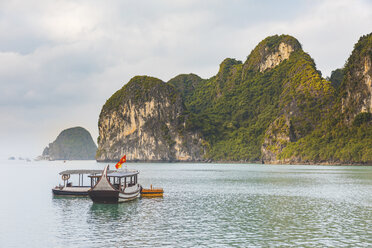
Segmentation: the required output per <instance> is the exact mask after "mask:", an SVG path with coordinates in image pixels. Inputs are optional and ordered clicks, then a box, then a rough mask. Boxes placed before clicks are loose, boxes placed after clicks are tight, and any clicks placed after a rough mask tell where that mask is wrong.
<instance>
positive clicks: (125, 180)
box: [88, 165, 141, 203]
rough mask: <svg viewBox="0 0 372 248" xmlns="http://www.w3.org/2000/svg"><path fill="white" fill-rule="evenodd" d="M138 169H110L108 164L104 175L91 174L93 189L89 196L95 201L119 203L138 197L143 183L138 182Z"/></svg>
mask: <svg viewBox="0 0 372 248" xmlns="http://www.w3.org/2000/svg"><path fill="white" fill-rule="evenodd" d="M138 174H139V172H138V171H137V170H128V169H126V170H117V171H108V165H107V166H106V167H105V169H104V170H103V172H102V175H90V176H89V177H90V178H91V187H92V189H91V190H89V191H88V195H89V197H90V198H91V199H92V201H93V202H95V203H118V202H125V201H130V200H134V199H136V198H138V197H139V196H140V193H141V185H139V184H138Z"/></svg>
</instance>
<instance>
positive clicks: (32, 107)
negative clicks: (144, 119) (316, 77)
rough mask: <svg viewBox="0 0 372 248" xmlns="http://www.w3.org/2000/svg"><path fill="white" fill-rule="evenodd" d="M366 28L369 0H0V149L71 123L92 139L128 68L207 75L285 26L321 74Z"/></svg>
mask: <svg viewBox="0 0 372 248" xmlns="http://www.w3.org/2000/svg"><path fill="white" fill-rule="evenodd" d="M370 32H372V1H371V0H355V1H346V0H335V1H314V0H311V1H291V0H288V1H283V0H281V1H276V0H273V1H258V0H257V1H248V0H226V1H218V0H214V1H213V0H203V1H202V0H154V1H151V0H146V1H133V0H128V1H124V0H120V1H119V0H118V1H110V0H105V1H102V0H97V1H94V0H86V1H78V0H71V1H67V0H56V1H53V0H48V1H41V0H40V1H38V0H27V1H21V0H19V1H12V0H0V63H1V66H0V116H1V117H0V118H1V119H0V148H1V149H0V157H4V158H7V157H9V156H17V157H18V156H27V157H31V158H33V157H36V156H37V155H40V154H41V153H42V151H43V149H44V147H45V146H46V145H48V143H50V142H52V141H54V140H55V138H56V137H57V135H58V134H59V133H60V132H61V131H62V130H63V129H66V128H70V127H74V126H82V127H84V128H86V129H88V130H89V131H90V133H91V134H92V136H93V139H94V140H95V141H96V139H97V136H98V128H97V123H98V116H99V113H100V110H101V107H102V105H103V104H104V103H105V101H106V100H107V99H108V98H109V97H110V96H111V95H112V94H113V93H114V92H115V91H116V90H118V89H120V88H121V87H122V86H123V85H124V84H125V83H127V82H128V81H129V79H130V78H132V77H133V76H135V75H151V76H155V77H158V78H160V79H162V80H163V81H168V80H169V79H170V78H172V77H174V76H176V75H178V74H180V73H190V72H193V73H196V74H198V75H199V76H201V77H203V78H209V77H211V76H213V75H215V74H216V73H217V71H218V66H219V64H220V63H221V61H222V60H223V59H224V58H227V57H230V58H236V59H239V60H242V61H243V62H244V61H245V59H246V57H247V56H248V55H249V53H250V52H251V51H252V49H253V48H254V47H255V46H256V45H257V44H258V42H260V41H261V40H262V39H264V38H265V37H267V36H269V35H274V34H289V35H292V36H294V37H296V38H297V39H298V40H299V41H300V43H301V44H302V46H303V49H304V50H305V51H306V52H308V53H309V54H310V55H311V56H312V58H313V59H314V60H315V62H316V64H317V67H318V69H320V70H321V71H322V73H323V76H329V75H330V73H331V71H332V70H334V69H336V68H340V67H342V66H343V65H344V63H345V61H346V59H347V58H348V56H349V55H350V53H351V51H352V48H353V45H354V44H355V43H356V42H357V41H358V39H359V37H360V36H361V35H363V34H368V33H370Z"/></svg>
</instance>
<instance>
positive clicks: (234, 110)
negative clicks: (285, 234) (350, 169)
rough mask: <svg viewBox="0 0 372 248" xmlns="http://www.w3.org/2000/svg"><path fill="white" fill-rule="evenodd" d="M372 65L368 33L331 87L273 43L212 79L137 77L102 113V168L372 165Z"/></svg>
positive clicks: (283, 40)
mask: <svg viewBox="0 0 372 248" xmlns="http://www.w3.org/2000/svg"><path fill="white" fill-rule="evenodd" d="M371 61H372V34H368V35H365V36H362V37H361V38H360V39H359V41H358V43H356V44H355V46H354V50H353V52H352V54H351V56H350V57H349V59H348V60H347V62H346V64H345V66H344V68H340V69H336V70H335V71H333V72H332V75H331V77H330V78H327V79H326V78H323V77H322V74H321V72H320V71H318V70H317V68H316V65H315V62H314V60H313V59H312V58H311V57H310V55H309V54H308V53H306V52H304V51H303V50H302V46H301V44H300V42H299V41H298V40H297V39H295V38H294V37H292V36H289V35H280V36H279V35H274V36H270V37H267V38H266V39H264V40H263V41H261V42H260V43H259V44H258V45H257V46H256V48H255V49H254V50H253V51H252V52H251V53H250V55H249V56H248V57H247V60H246V61H245V62H244V63H243V62H241V61H238V60H235V59H230V58H227V59H225V60H224V61H222V63H221V64H220V69H219V71H218V73H217V75H215V76H213V77H211V78H209V79H202V78H200V77H199V76H197V75H195V74H182V75H178V76H176V77H175V78H173V79H171V80H170V81H168V82H163V81H161V80H160V79H157V78H153V77H149V76H136V77H134V78H132V79H131V80H130V81H129V82H128V83H127V84H126V85H124V86H123V87H122V88H121V89H120V90H118V91H117V92H115V94H113V95H112V96H111V97H110V98H109V99H108V100H107V101H106V103H105V104H104V106H103V107H102V110H101V113H100V116H99V124H98V128H99V137H98V150H97V154H96V159H97V161H117V160H119V159H120V158H121V156H122V155H123V154H126V155H127V159H128V161H237V162H258V163H275V164H279V163H280V164H282V163H288V164H291V163H295V164H309V163H312V164H313V163H315V164H319V163H323V164H372V114H371V112H372V80H371V79H372V66H371ZM48 154H50V152H49V151H48Z"/></svg>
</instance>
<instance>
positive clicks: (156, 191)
mask: <svg viewBox="0 0 372 248" xmlns="http://www.w3.org/2000/svg"><path fill="white" fill-rule="evenodd" d="M163 193H164V190H163V189H162V188H153V187H152V185H151V187H150V188H149V189H145V188H142V189H141V196H142V197H163Z"/></svg>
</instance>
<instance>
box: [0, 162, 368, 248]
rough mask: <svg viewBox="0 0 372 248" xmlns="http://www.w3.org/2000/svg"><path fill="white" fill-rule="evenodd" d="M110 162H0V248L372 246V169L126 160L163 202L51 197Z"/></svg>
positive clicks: (140, 199)
mask: <svg viewBox="0 0 372 248" xmlns="http://www.w3.org/2000/svg"><path fill="white" fill-rule="evenodd" d="M105 165H107V163H97V162H96V161H66V162H64V161H31V162H27V161H25V160H14V161H10V160H1V161H0V169H1V172H2V174H1V178H0V196H1V202H0V247H4V248H5V247H372V167H368V166H317V165H266V164H265V165H261V164H222V163H219V164H213V163H126V164H125V166H123V168H125V167H127V168H128V169H137V170H139V172H140V174H139V183H140V184H141V185H142V186H143V187H150V185H153V186H154V187H162V188H163V189H164V196H163V198H150V199H147V198H139V199H136V200H133V201H131V202H127V203H121V204H95V203H93V202H92V201H91V200H90V199H89V198H57V197H54V196H53V195H52V188H53V187H54V186H56V185H58V184H62V179H61V176H60V175H59V174H58V173H59V172H61V171H63V170H67V169H103V168H104V166H105ZM110 166H111V168H113V166H114V164H110ZM74 180H75V181H74ZM71 181H72V182H73V183H74V184H77V183H78V177H77V176H76V178H75V179H74V176H71ZM84 182H85V183H87V184H89V180H88V179H87V178H85V179H84Z"/></svg>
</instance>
